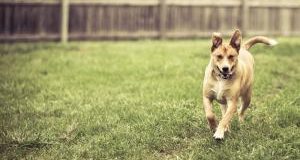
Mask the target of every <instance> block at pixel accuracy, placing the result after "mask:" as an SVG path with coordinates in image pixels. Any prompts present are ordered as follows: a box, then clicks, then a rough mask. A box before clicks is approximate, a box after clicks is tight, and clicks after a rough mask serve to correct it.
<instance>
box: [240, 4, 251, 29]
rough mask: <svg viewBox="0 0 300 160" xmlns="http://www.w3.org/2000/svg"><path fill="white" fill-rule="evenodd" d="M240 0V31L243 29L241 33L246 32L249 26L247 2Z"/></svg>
mask: <svg viewBox="0 0 300 160" xmlns="http://www.w3.org/2000/svg"><path fill="white" fill-rule="evenodd" d="M241 2H242V14H243V16H242V17H243V18H242V19H241V21H242V22H241V23H242V27H241V28H242V31H243V35H246V34H247V31H248V28H249V26H248V25H249V23H248V21H249V6H248V4H247V0H241Z"/></svg>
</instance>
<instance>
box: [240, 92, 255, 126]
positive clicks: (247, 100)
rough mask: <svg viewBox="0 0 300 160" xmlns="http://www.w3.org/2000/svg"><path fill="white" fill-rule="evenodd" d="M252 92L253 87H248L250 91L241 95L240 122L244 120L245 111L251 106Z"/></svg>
mask: <svg viewBox="0 0 300 160" xmlns="http://www.w3.org/2000/svg"><path fill="white" fill-rule="evenodd" d="M251 94H252V89H248V91H247V92H246V93H245V94H244V95H242V97H241V99H242V104H241V107H240V109H239V113H238V114H239V121H240V122H244V119H245V111H246V109H247V108H248V107H249V105H250V102H251Z"/></svg>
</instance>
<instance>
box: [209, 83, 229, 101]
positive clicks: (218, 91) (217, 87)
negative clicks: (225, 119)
mask: <svg viewBox="0 0 300 160" xmlns="http://www.w3.org/2000/svg"><path fill="white" fill-rule="evenodd" d="M211 90H212V91H213V94H214V98H215V99H216V100H217V101H218V102H219V103H226V99H225V96H224V93H225V91H226V90H227V87H226V84H225V82H224V81H218V82H217V83H215V84H214V86H213V87H212V89H211Z"/></svg>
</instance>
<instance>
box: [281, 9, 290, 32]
mask: <svg viewBox="0 0 300 160" xmlns="http://www.w3.org/2000/svg"><path fill="white" fill-rule="evenodd" d="M280 21H281V34H282V35H284V36H289V35H290V30H291V12H290V9H289V8H281V10H280Z"/></svg>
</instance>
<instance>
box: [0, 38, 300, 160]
mask: <svg viewBox="0 0 300 160" xmlns="http://www.w3.org/2000/svg"><path fill="white" fill-rule="evenodd" d="M278 40H279V45H278V46H276V47H274V48H271V47H267V46H263V45H257V46H255V47H254V48H252V49H251V52H252V53H253V54H254V57H255V60H256V66H255V69H256V71H255V85H254V95H253V101H252V104H251V108H250V109H249V110H248V112H247V114H246V120H245V123H244V124H239V123H238V120H237V116H235V117H234V119H233V120H232V125H231V133H229V134H227V135H225V140H224V141H222V142H217V141H215V140H214V139H213V137H212V136H213V133H212V132H210V130H209V129H208V127H207V122H206V119H205V118H204V112H203V109H202V98H201V97H202V93H201V92H202V91H201V88H202V79H203V74H204V73H203V72H204V68H205V66H206V64H207V63H208V60H209V57H210V52H209V50H210V40H208V39H203V40H182V41H147V40H144V41H130V42H127V41H121V42H71V43H70V44H69V45H67V46H64V45H61V44H57V43H38V44H28V43H27V44H10V45H8V44H6V45H5V44H2V45H0V107H1V108H0V114H1V115H0V120H1V123H0V124H1V126H0V131H1V132H0V143H1V144H0V157H2V158H3V159H15V158H17V159H19V158H28V159H210V160H211V159H288V160H290V159H299V158H300V66H299V65H300V39H297V38H279V39H278ZM215 111H216V112H217V114H218V115H219V117H220V109H219V106H218V105H217V104H216V105H215ZM2 158H1V159H2Z"/></svg>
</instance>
